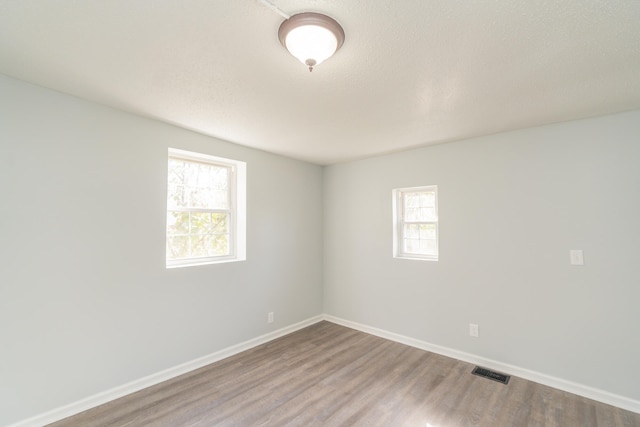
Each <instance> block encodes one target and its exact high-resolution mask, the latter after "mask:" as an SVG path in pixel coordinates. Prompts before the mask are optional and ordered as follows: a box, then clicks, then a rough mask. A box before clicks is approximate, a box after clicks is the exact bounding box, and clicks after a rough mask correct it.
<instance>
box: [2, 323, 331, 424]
mask: <svg viewBox="0 0 640 427" xmlns="http://www.w3.org/2000/svg"><path fill="white" fill-rule="evenodd" d="M323 319H324V317H323V316H322V315H319V316H315V317H311V318H309V319H306V320H303V321H302V322H298V323H295V324H293V325H290V326H287V327H284V328H282V329H278V330H277V331H273V332H269V333H268V334H265V335H261V336H259V337H256V338H253V339H250V340H248V341H245V342H242V343H240V344H236V345H233V346H231V347H227V348H225V349H222V350H220V351H216V352H215V353H211V354H209V355H206V356H203V357H199V358H197V359H194V360H191V361H189V362H186V363H183V364H180V365H178V366H175V367H173V368H169V369H165V370H164V371H160V372H157V373H155V374H151V375H149V376H146V377H144V378H140V379H138V380H134V381H131V382H129V383H126V384H123V385H121V386H118V387H114V388H112V389H110V390H106V391H104V392H101V393H98V394H94V395H93V396H89V397H87V398H84V399H82V400H79V401H77V402H73V403H70V404H68V405H65V406H62V407H60V408H56V409H53V410H51V411H48V412H45V413H43V414H40V415H36V416H34V417H32V418H28V419H26V420H23V421H19V422H17V423H15V424H11V425H9V426H7V427H41V426H44V425H47V424H50V423H53V422H56V421H60V420H62V419H64V418H67V417H70V416H72V415H75V414H78V413H80V412H83V411H86V410H87V409H91V408H94V407H96V406H99V405H102V404H104V403H107V402H110V401H112V400H114V399H118V398H120V397H123V396H126V395H128V394H131V393H134V392H136V391H139V390H142V389H144V388H147V387H150V386H152V385H156V384H159V383H161V382H163V381H166V380H169V379H171V378H175V377H177V376H179V375H182V374H186V373H187V372H191V371H193V370H196V369H198V368H202V367H203V366H206V365H209V364H211V363H214V362H217V361H219V360H222V359H225V358H227V357H229V356H233V355H234V354H238V353H241V352H243V351H246V350H249V349H251V348H254V347H257V346H259V345H261V344H264V343H267V342H269V341H273V340H274V339H276V338H280V337H282V336H284V335H287V334H290V333H292V332H295V331H297V330H299V329H302V328H306V327H307V326H310V325H313V324H314V323H318V322H320V321H322V320H323Z"/></svg>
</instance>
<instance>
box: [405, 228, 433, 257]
mask: <svg viewBox="0 0 640 427" xmlns="http://www.w3.org/2000/svg"><path fill="white" fill-rule="evenodd" d="M403 243H404V249H403V251H404V252H405V253H408V254H416V255H435V253H436V225H435V224H405V225H404V239H403Z"/></svg>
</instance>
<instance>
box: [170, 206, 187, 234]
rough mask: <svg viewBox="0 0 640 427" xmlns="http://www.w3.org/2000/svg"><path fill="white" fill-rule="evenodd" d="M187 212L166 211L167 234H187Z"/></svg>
mask: <svg viewBox="0 0 640 427" xmlns="http://www.w3.org/2000/svg"><path fill="white" fill-rule="evenodd" d="M188 233H189V214H188V213H187V212H177V211H168V212H167V234H169V235H173V234H188Z"/></svg>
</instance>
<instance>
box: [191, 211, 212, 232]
mask: <svg viewBox="0 0 640 427" xmlns="http://www.w3.org/2000/svg"><path fill="white" fill-rule="evenodd" d="M189 222H190V225H191V229H190V231H189V233H190V234H210V233H211V232H212V229H211V213H210V212H192V213H191V216H190V221H189Z"/></svg>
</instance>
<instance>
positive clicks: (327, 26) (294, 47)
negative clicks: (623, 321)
mask: <svg viewBox="0 0 640 427" xmlns="http://www.w3.org/2000/svg"><path fill="white" fill-rule="evenodd" d="M278 38H280V43H282V45H283V46H284V47H286V48H287V50H288V51H289V52H290V53H291V54H292V55H293V56H295V57H296V58H298V60H299V61H300V62H302V63H303V64H305V65H306V66H307V67H309V71H313V67H315V66H316V65H318V64H320V63H322V61H324V60H325V59H328V58H330V57H331V56H332V55H333V54H334V53H336V51H337V50H338V49H340V46H342V43H344V30H343V29H342V27H341V26H340V24H338V22H337V21H336V20H335V19H333V18H329V17H328V16H326V15H323V14H321V13H314V12H304V13H299V14H297V15H293V16H291V17H290V18H288V19H287V20H286V21H284V22H283V23H282V24H281V25H280V29H279V30H278Z"/></svg>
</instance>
